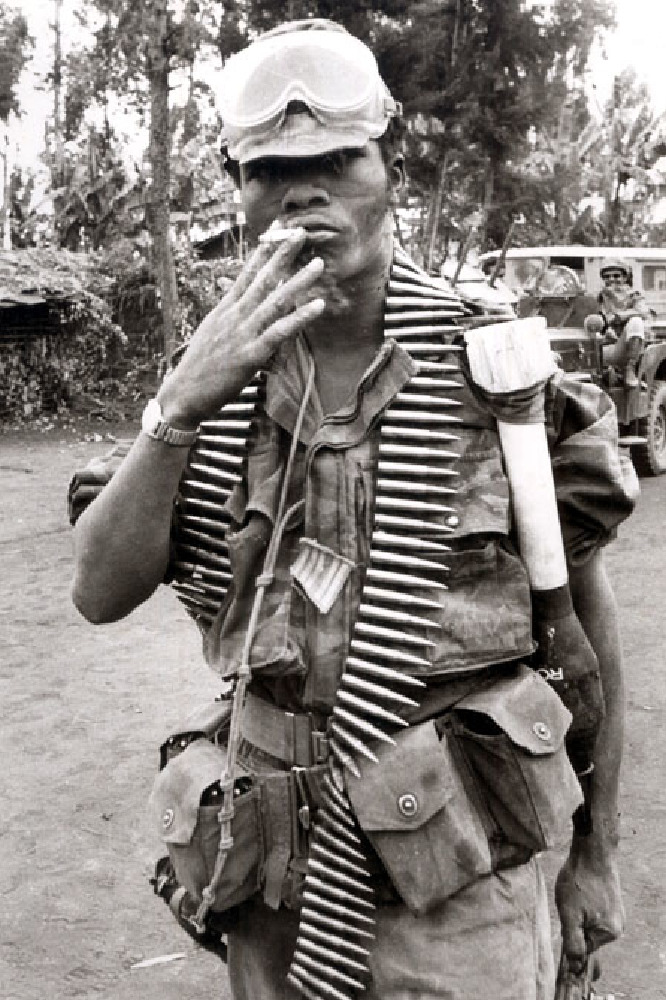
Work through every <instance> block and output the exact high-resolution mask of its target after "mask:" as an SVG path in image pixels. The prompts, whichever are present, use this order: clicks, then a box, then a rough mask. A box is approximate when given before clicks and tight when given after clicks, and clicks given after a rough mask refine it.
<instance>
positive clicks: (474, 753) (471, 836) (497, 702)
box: [345, 667, 581, 915]
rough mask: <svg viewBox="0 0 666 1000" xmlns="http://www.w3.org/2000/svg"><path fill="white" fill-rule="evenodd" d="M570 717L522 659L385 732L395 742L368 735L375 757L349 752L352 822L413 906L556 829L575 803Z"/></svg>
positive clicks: (549, 839) (444, 894) (424, 906)
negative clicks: (509, 670) (436, 711)
mask: <svg viewBox="0 0 666 1000" xmlns="http://www.w3.org/2000/svg"><path fill="white" fill-rule="evenodd" d="M479 717H480V718H481V719H483V723H481V722H480V721H479ZM569 722H570V714H569V713H568V712H567V710H566V709H565V708H564V706H563V705H562V703H561V701H560V699H559V698H558V697H557V695H556V694H555V693H554V692H553V691H552V690H551V689H550V688H549V686H548V685H547V684H546V682H545V681H543V680H542V679H541V678H540V677H538V675H536V674H534V673H533V672H532V671H530V670H529V668H527V667H524V668H523V667H521V668H519V670H518V671H517V672H516V673H515V674H512V675H511V676H510V677H508V678H503V679H502V680H500V681H497V682H495V683H493V684H492V685H491V686H487V687H484V688H483V689H482V690H480V691H479V692H476V693H475V694H472V695H469V696H468V697H466V698H465V699H463V701H461V702H459V703H458V704H457V705H456V707H455V709H454V710H453V711H451V712H448V713H446V715H445V716H444V717H442V718H440V719H437V720H429V721H427V722H424V723H421V724H420V725H417V726H414V727H410V728H409V729H405V730H403V731H402V732H400V733H398V734H395V737H394V738H395V743H394V745H389V744H385V743H382V744H381V746H377V745H373V751H374V752H375V754H376V755H377V756H378V758H379V763H374V762H372V761H369V760H364V761H362V762H359V761H357V763H358V765H359V771H360V777H358V776H355V775H354V774H352V773H351V772H349V771H346V772H345V780H346V785H347V790H348V794H349V797H350V800H351V802H352V805H353V807H354V810H355V812H356V815H357V818H358V820H359V823H360V825H361V827H362V829H363V831H364V832H365V834H366V836H367V837H368V839H369V840H370V842H371V844H372V846H373V847H374V849H375V850H376V852H377V854H378V855H379V857H380V859H381V861H382V862H383V864H384V867H385V868H386V871H387V873H388V875H389V877H390V879H391V881H392V883H393V885H394V887H395V889H396V891H397V893H398V894H399V896H400V897H401V898H402V900H403V901H404V902H405V904H406V905H407V906H408V907H409V909H410V910H411V911H412V912H413V913H414V914H416V915H419V914H422V913H426V912H428V911H429V910H431V909H433V908H434V907H435V906H438V905H440V904H441V903H443V902H444V901H445V900H446V899H448V898H449V897H450V896H452V895H453V894H454V893H456V892H458V891H459V890H460V889H461V888H463V887H464V886H465V885H468V884H469V883H471V882H473V881H476V880H477V879H478V878H480V877H482V876H484V875H488V874H489V873H490V872H492V871H494V870H497V869H498V868H500V867H506V866H508V865H511V864H518V863H523V862H525V861H526V860H527V859H528V858H529V857H530V855H531V854H532V853H533V852H534V851H538V850H541V849H542V848H543V847H546V846H552V845H553V844H554V843H555V842H558V841H561V840H563V839H564V837H565V836H566V833H567V831H568V830H569V829H570V827H569V824H570V819H571V815H572V813H573V811H574V810H575V808H576V807H577V805H578V804H579V803H580V801H581V795H580V788H579V786H578V782H577V780H576V777H575V774H574V772H573V769H572V768H571V765H570V764H569V761H568V758H567V755H566V750H565V747H564V736H565V733H566V730H567V727H568V725H569ZM472 724H474V728H472ZM537 725H538V727H539V728H538V732H539V733H540V734H541V735H538V734H537V731H536V730H535V726H537ZM542 727H545V728H542ZM479 730H481V732H479ZM485 730H487V731H488V733H486V732H485ZM546 731H548V734H549V735H548V738H543V737H545V736H546Z"/></svg>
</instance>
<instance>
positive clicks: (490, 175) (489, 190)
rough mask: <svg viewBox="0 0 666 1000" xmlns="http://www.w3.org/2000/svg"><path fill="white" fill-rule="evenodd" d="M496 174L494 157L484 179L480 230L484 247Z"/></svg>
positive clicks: (481, 243)
mask: <svg viewBox="0 0 666 1000" xmlns="http://www.w3.org/2000/svg"><path fill="white" fill-rule="evenodd" d="M495 176H496V168H495V163H494V161H493V160H492V159H490V160H488V163H487V164H486V170H485V176H484V179H483V211H482V213H481V224H480V226H479V230H478V246H479V247H481V248H483V247H485V244H486V239H487V236H488V220H489V219H490V213H491V212H492V209H493V200H494V197H495Z"/></svg>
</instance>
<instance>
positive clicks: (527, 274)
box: [504, 257, 549, 295]
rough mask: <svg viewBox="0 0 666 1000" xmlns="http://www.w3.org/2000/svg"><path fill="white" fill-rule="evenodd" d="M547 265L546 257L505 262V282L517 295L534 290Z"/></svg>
mask: <svg viewBox="0 0 666 1000" xmlns="http://www.w3.org/2000/svg"><path fill="white" fill-rule="evenodd" d="M548 264H549V258H548V257H519V258H514V259H513V260H507V262H506V265H507V267H506V275H505V277H504V280H505V282H506V283H507V285H508V286H509V288H510V289H511V291H513V292H515V293H516V294H517V295H522V294H523V293H524V292H526V291H528V290H529V289H530V288H534V286H535V284H536V282H537V281H538V279H539V277H540V276H541V275H542V274H543V273H544V271H545V270H546V268H547V267H548Z"/></svg>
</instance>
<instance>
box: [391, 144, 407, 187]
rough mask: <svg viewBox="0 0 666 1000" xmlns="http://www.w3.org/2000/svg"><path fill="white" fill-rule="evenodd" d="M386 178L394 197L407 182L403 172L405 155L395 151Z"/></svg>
mask: <svg viewBox="0 0 666 1000" xmlns="http://www.w3.org/2000/svg"><path fill="white" fill-rule="evenodd" d="M388 180H389V186H390V189H391V194H392V195H393V196H394V197H395V196H396V195H397V194H398V193H399V192H400V191H402V189H403V188H404V186H405V184H406V183H407V174H406V172H405V157H404V156H403V155H402V153H396V154H395V156H394V157H393V159H392V160H391V163H390V164H389V168H388Z"/></svg>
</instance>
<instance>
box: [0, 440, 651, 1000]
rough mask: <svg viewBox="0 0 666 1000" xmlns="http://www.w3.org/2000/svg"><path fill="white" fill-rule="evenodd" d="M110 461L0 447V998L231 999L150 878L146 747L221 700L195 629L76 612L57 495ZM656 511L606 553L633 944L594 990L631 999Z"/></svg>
mask: <svg viewBox="0 0 666 1000" xmlns="http://www.w3.org/2000/svg"><path fill="white" fill-rule="evenodd" d="M106 447H107V445H106V444H105V443H104V442H95V441H89V440H84V439H83V438H82V436H81V432H80V430H77V431H75V432H72V431H70V432H67V434H65V432H63V431H57V430H56V431H52V432H51V433H49V434H40V433H34V434H28V433H21V434H18V433H17V434H6V435H4V436H2V437H0V484H1V485H2V496H3V518H2V519H1V520H0V559H1V560H2V562H1V565H2V573H1V575H0V618H1V619H2V630H1V632H0V636H1V638H0V648H1V652H0V699H1V704H2V715H3V722H2V728H1V732H0V753H1V755H2V756H1V758H0V759H1V760H2V762H3V778H4V781H3V785H4V788H3V794H2V798H1V799H0V801H1V802H2V810H1V812H0V838H1V839H0V845H1V847H2V853H1V854H0V896H1V903H0V998H1V1000H43V998H50V1000H51V998H52V1000H69V998H75V997H77V998H87V997H90V998H99V1000H128V998H134V997H141V998H142V1000H185V998H186V1000H199V998H201V1000H204V998H205V1000H209V998H212V997H215V998H218V1000H228V998H229V991H228V985H227V980H226V973H225V969H224V966H223V965H222V964H221V963H220V962H219V960H217V959H216V958H214V957H212V956H210V955H209V954H207V953H205V952H202V951H200V950H199V949H197V948H196V946H195V945H194V944H193V943H191V942H190V940H189V938H187V936H186V935H185V934H184V933H183V932H182V931H181V930H180V929H179V928H178V926H177V925H176V923H175V921H174V920H173V919H172V917H171V916H170V914H169V912H168V910H167V908H166V907H165V906H164V904H163V903H162V902H161V901H160V900H158V899H157V898H156V897H155V896H153V894H152V890H151V888H150V886H149V884H148V878H149V876H150V874H151V871H152V865H153V861H154V858H155V857H157V856H158V854H159V853H160V851H159V844H158V839H157V836H156V834H155V833H154V832H153V830H152V829H151V825H150V822H149V817H148V815H147V810H146V799H147V796H148V793H149V791H150V787H151V784H152V780H153V776H154V774H155V771H156V768H157V747H158V745H159V743H160V742H161V740H162V738H163V735H164V734H165V733H166V732H167V731H168V729H169V728H170V727H171V726H172V725H173V724H175V723H176V722H177V720H178V719H179V718H180V717H181V716H182V715H183V714H187V712H188V711H189V710H191V709H192V708H194V707H195V706H197V705H199V704H201V703H202V702H205V701H208V700H209V699H211V698H212V697H214V696H215V694H216V693H217V690H218V686H217V684H216V681H215V678H214V676H213V675H212V674H210V672H209V671H208V670H207V668H206V667H205V666H204V665H203V663H202V660H201V657H200V653H199V643H198V637H197V632H196V629H195V628H194V626H193V625H192V624H191V623H190V622H189V621H188V619H187V618H186V616H185V614H184V612H182V611H181V610H180V609H179V606H178V604H177V602H176V600H175V598H174V597H173V596H172V595H171V594H170V593H169V592H168V591H166V590H163V591H160V592H159V593H158V594H157V595H156V596H155V597H154V598H153V599H152V600H151V601H150V602H149V603H148V605H147V606H145V607H144V608H142V609H140V610H139V611H137V612H135V613H134V614H133V615H132V616H131V618H129V619H128V620H126V621H125V622H121V623H119V624H116V625H113V626H97V627H93V626H91V625H88V624H87V623H86V622H84V621H83V620H82V619H81V618H80V617H79V616H78V615H77V613H76V611H75V610H74V608H73V607H72V606H71V604H70V600H69V579H70V574H71V537H70V529H69V527H68V525H67V522H66V516H65V499H64V498H65V493H66V487H67V482H68V479H69V476H70V474H71V472H72V470H73V469H74V468H77V467H80V466H81V465H82V464H83V463H84V462H85V461H87V460H88V459H89V458H90V457H92V455H94V454H100V453H102V452H103V451H104V450H105V448H106ZM665 510H666V477H663V478H661V479H659V480H644V481H643V494H642V497H641V500H640V503H639V507H638V510H637V513H636V514H635V515H634V517H633V518H632V519H631V521H630V522H629V523H628V524H627V525H626V526H625V527H624V528H623V529H622V530H621V532H620V536H619V538H618V540H617V542H615V543H614V545H613V546H612V547H611V548H610V549H609V550H608V556H607V559H608V565H609V568H610V572H611V575H612V579H613V582H614V584H615V588H616V592H617V595H618V598H619V601H620V605H621V624H622V632H623V641H624V647H625V654H626V655H625V659H626V673H627V689H628V715H627V719H628V735H627V746H626V758H625V760H626V762H625V767H624V771H623V783H622V802H621V806H622V814H623V821H622V828H623V840H622V848H621V852H622V872H623V882H624V890H625V897H626V900H625V901H626V908H627V931H626V934H625V936H624V938H623V939H622V940H621V941H619V942H617V943H616V944H614V945H612V946H610V947H608V948H607V949H605V950H604V952H603V953H602V965H603V976H602V980H601V984H600V989H601V990H603V991H604V992H605V993H612V994H613V996H614V997H616V998H620V997H622V998H625V997H626V998H632V1000H659V998H666V919H665V916H664V914H665V913H666V903H665V900H666V792H665V791H664V788H663V780H662V774H663V769H664V761H665V760H666V725H665V716H666V676H665V675H664V673H663V672H664V671H666V662H664V661H665V656H664V653H663V651H662V649H663V646H662V632H663V621H664V609H665V606H666V579H665V575H664V565H665V563H666V528H664V527H662V525H664V522H665V517H664V512H665ZM550 867H552V865H551V866H550ZM174 955H177V956H179V957H177V958H173V957H172V956H174ZM165 957H166V958H170V959H171V960H169V961H163V962H160V963H158V964H151V965H148V966H144V967H141V968H135V966H136V964H137V963H140V962H143V961H145V960H147V959H155V958H162V959H163V958H165ZM257 1000H260V998H257ZM516 1000H520V998H516Z"/></svg>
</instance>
